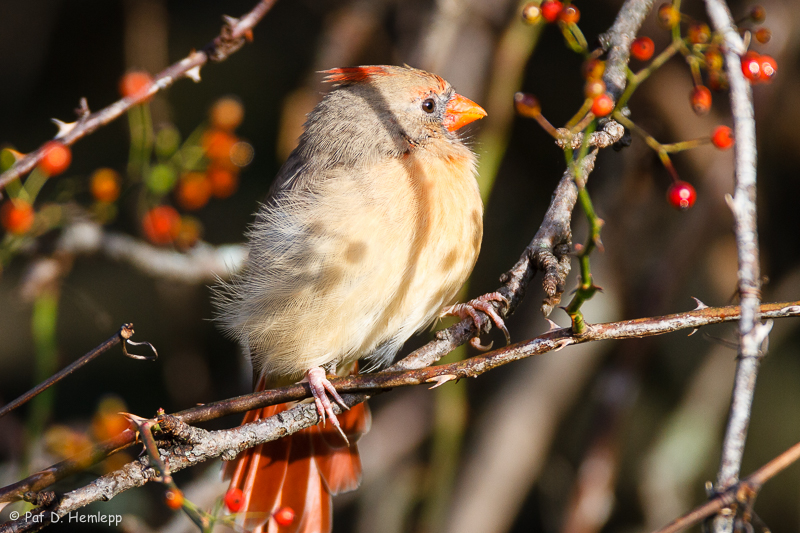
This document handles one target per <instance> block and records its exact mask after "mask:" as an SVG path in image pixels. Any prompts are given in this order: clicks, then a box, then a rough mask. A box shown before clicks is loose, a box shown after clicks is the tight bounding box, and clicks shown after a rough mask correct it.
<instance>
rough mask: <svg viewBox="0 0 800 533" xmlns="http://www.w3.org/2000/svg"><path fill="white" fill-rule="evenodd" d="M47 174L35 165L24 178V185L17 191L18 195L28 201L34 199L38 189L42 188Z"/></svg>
mask: <svg viewBox="0 0 800 533" xmlns="http://www.w3.org/2000/svg"><path fill="white" fill-rule="evenodd" d="M47 178H48V175H47V174H45V173H44V172H42V171H41V170H39V167H35V168H34V169H33V171H32V172H31V173H30V175H29V176H28V179H27V180H25V186H24V187H23V188H22V189H21V190H20V191H19V197H20V198H23V199H24V200H27V201H28V202H29V203H31V204H32V203H33V202H35V201H36V197H37V196H38V195H39V191H41V190H42V187H44V184H45V183H46V182H47Z"/></svg>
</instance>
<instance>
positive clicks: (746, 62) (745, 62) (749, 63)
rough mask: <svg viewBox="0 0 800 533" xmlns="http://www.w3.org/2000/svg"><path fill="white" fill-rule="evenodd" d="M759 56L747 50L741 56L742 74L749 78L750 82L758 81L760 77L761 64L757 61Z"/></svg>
mask: <svg viewBox="0 0 800 533" xmlns="http://www.w3.org/2000/svg"><path fill="white" fill-rule="evenodd" d="M759 59H760V56H759V55H758V54H757V53H755V52H753V51H750V52H747V53H746V54H745V55H743V56H742V74H744V77H745V78H747V79H748V80H750V82H751V83H753V82H758V81H759V80H760V79H761V65H760V62H759Z"/></svg>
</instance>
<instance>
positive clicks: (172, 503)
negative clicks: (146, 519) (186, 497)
mask: <svg viewBox="0 0 800 533" xmlns="http://www.w3.org/2000/svg"><path fill="white" fill-rule="evenodd" d="M164 503H166V504H167V507H169V508H170V509H172V510H173V511H177V510H178V509H180V508H181V507H183V492H181V491H180V489H169V490H168V491H167V493H166V494H165V495H164Z"/></svg>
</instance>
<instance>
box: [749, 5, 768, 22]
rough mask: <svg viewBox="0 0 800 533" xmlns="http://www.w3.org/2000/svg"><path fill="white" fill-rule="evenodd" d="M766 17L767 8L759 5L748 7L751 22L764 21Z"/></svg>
mask: <svg viewBox="0 0 800 533" xmlns="http://www.w3.org/2000/svg"><path fill="white" fill-rule="evenodd" d="M766 18H767V10H766V9H764V8H763V7H761V6H753V7H752V8H751V9H750V19H751V20H752V21H753V22H764V19H766Z"/></svg>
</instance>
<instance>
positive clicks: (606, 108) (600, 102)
mask: <svg viewBox="0 0 800 533" xmlns="http://www.w3.org/2000/svg"><path fill="white" fill-rule="evenodd" d="M613 110H614V100H613V99H612V98H611V96H609V94H608V93H603V94H601V95H600V96H596V97H595V99H594V101H593V102H592V113H594V114H595V116H598V117H604V116H606V115H608V114H609V113H611V111H613Z"/></svg>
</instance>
